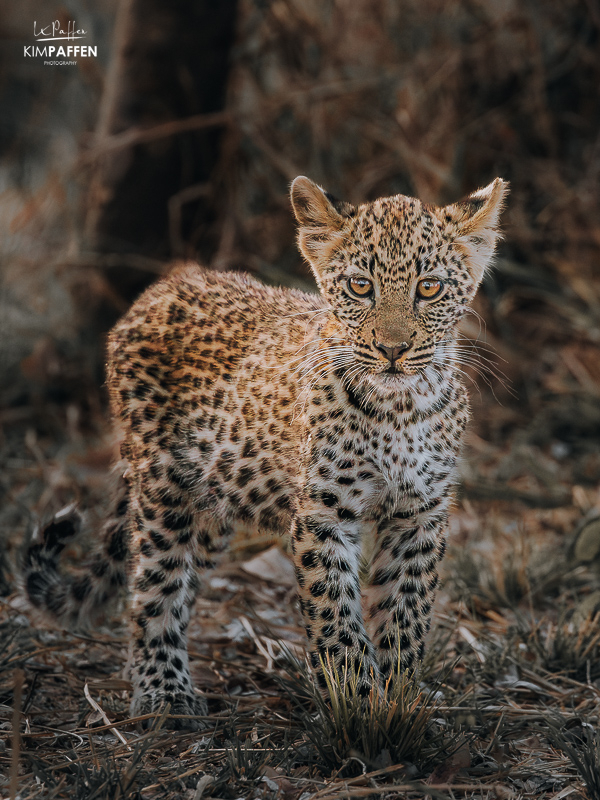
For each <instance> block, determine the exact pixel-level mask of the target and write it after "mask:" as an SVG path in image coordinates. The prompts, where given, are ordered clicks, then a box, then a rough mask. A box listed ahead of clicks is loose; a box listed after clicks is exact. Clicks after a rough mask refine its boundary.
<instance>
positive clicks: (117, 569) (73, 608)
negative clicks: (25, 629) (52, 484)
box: [21, 492, 129, 630]
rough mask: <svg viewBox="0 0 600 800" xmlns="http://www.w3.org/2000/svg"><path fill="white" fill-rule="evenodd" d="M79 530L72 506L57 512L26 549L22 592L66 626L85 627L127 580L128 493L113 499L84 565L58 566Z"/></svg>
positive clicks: (78, 521) (74, 628)
mask: <svg viewBox="0 0 600 800" xmlns="http://www.w3.org/2000/svg"><path fill="white" fill-rule="evenodd" d="M80 532H81V516H80V514H79V513H78V512H77V510H76V509H75V507H74V506H68V507H67V508H65V509H63V510H62V511H60V512H59V513H58V514H56V515H55V517H54V519H53V520H52V522H51V523H50V524H49V525H47V526H46V527H45V528H44V529H43V531H42V533H41V536H39V537H37V540H36V541H35V542H33V543H32V544H30V545H29V547H28V548H27V550H26V552H25V555H24V558H23V564H22V569H21V579H22V588H23V592H24V594H25V595H26V597H27V599H28V600H29V602H30V603H31V605H33V606H35V607H36V608H37V609H39V610H40V611H42V612H43V613H45V614H47V615H49V616H50V617H52V618H53V619H54V620H55V621H56V622H58V623H59V624H60V625H62V626H64V627H65V628H70V629H72V630H77V629H79V630H82V629H83V630H85V629H88V628H90V626H91V625H92V624H93V623H94V622H97V621H98V619H99V618H100V617H102V616H103V615H104V614H105V613H106V611H107V609H108V607H109V606H110V605H112V603H113V602H114V601H116V600H117V599H118V597H119V596H120V595H121V593H122V590H123V588H124V587H125V586H126V584H127V573H126V563H127V557H128V555H129V547H128V544H129V542H128V532H127V496H126V494H125V492H123V493H121V497H120V498H118V499H117V502H115V505H114V507H113V509H112V513H111V514H110V515H109V517H108V519H107V521H106V522H105V523H104V526H103V528H102V532H101V534H102V535H101V537H100V542H99V546H98V547H96V549H95V551H94V552H93V554H92V555H91V557H90V559H89V560H88V561H87V562H86V564H85V565H84V568H83V569H80V570H78V571H77V572H73V573H66V572H63V571H61V569H60V561H61V553H62V551H63V550H64V549H65V547H66V546H67V545H68V544H69V543H70V542H72V541H73V540H74V539H76V538H77V537H78V536H79V535H80Z"/></svg>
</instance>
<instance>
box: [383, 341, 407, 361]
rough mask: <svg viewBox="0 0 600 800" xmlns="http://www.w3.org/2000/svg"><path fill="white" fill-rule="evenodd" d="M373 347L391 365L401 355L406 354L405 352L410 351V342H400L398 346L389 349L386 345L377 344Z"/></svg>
mask: <svg viewBox="0 0 600 800" xmlns="http://www.w3.org/2000/svg"><path fill="white" fill-rule="evenodd" d="M375 347H376V348H377V349H378V350H379V352H380V353H383V355H384V356H385V357H386V358H387V359H388V361H389V362H390V363H392V364H393V363H394V361H396V360H397V359H398V358H399V357H400V356H401V355H402V353H406V351H407V350H410V347H411V345H410V342H400V344H397V345H394V346H393V347H390V346H389V345H387V344H382V343H381V342H378V343H377V344H376V345H375Z"/></svg>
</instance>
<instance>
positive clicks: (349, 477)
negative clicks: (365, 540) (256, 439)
mask: <svg viewBox="0 0 600 800" xmlns="http://www.w3.org/2000/svg"><path fill="white" fill-rule="evenodd" d="M344 464H345V462H342V468H341V469H339V467H338V469H335V468H334V467H333V465H331V464H327V463H326V461H325V460H323V461H321V460H320V459H315V460H314V461H313V463H312V464H311V465H310V466H309V468H308V470H307V478H306V479H305V481H304V485H303V487H302V489H301V490H300V492H299V494H298V496H297V511H296V516H295V518H294V521H293V523H292V537H291V542H292V553H293V558H294V563H295V567H296V576H297V580H298V591H299V595H300V607H301V609H302V614H303V617H304V623H305V626H306V632H307V636H308V640H309V647H310V651H311V661H312V664H313V667H314V668H315V669H316V671H317V677H318V680H319V682H320V684H321V686H324V685H325V678H324V676H323V674H322V671H321V660H323V662H324V663H325V664H328V663H329V664H330V665H331V666H332V668H333V669H335V670H336V671H337V673H338V674H339V675H342V674H343V673H344V671H345V669H346V668H348V669H349V670H350V672H351V673H354V674H355V675H356V678H357V692H358V693H359V694H361V695H367V694H368V693H369V692H370V691H371V687H372V686H373V684H374V682H375V683H377V682H378V680H379V670H378V666H377V661H376V657H375V649H374V647H373V645H372V643H371V642H370V641H369V637H368V635H367V632H366V630H365V625H364V621H363V615H362V607H361V590H360V578H359V569H360V560H361V552H362V540H361V532H362V531H361V528H362V527H363V521H362V520H361V507H360V501H359V498H358V497H357V494H356V492H354V493H353V491H352V485H353V484H354V483H355V481H356V475H355V474H354V473H355V472H356V470H355V468H354V466H353V465H351V464H350V463H348V464H347V465H346V466H344Z"/></svg>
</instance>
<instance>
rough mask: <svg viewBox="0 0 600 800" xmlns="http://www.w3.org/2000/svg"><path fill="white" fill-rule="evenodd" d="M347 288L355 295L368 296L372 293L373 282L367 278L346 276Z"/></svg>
mask: <svg viewBox="0 0 600 800" xmlns="http://www.w3.org/2000/svg"><path fill="white" fill-rule="evenodd" d="M348 289H349V290H350V293H351V294H353V295H354V296H355V297H369V296H370V295H372V294H373V284H372V283H371V281H370V280H369V279H368V278H348Z"/></svg>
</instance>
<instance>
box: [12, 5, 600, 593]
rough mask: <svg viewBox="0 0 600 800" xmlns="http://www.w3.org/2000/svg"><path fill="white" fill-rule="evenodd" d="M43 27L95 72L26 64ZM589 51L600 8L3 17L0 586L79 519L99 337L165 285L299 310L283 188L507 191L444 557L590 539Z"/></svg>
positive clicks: (593, 217)
mask: <svg viewBox="0 0 600 800" xmlns="http://www.w3.org/2000/svg"><path fill="white" fill-rule="evenodd" d="M53 20H59V21H60V22H61V24H62V25H67V24H68V22H69V21H70V20H73V21H75V22H76V23H77V26H78V27H83V28H84V29H85V31H86V32H87V34H86V36H87V38H86V40H85V44H88V45H94V46H97V57H95V58H94V57H88V58H78V59H77V64H76V65H75V66H47V65H44V64H43V60H44V59H43V58H35V57H26V56H24V54H23V53H24V47H25V46H28V45H31V44H34V43H35V41H34V38H33V25H34V22H37V26H38V30H39V27H40V26H42V25H44V24H46V23H49V22H51V21H53ZM599 34H600V5H599V4H598V2H597V0H543V1H542V0H518V1H517V0H494V2H483V0H220V2H219V3H212V2H208V0H177V2H172V1H171V2H167V0H146V2H144V3H142V2H140V0H121V2H119V3H117V2H116V0H95V1H94V3H93V4H92V3H89V2H88V0H72V2H69V3H66V4H64V5H56V6H54V5H53V4H49V3H47V2H42V0H27V1H26V2H22V3H19V4H16V3H13V4H12V5H11V4H4V6H3V10H2V16H1V18H0V35H1V37H2V39H3V47H2V50H1V54H0V59H1V68H0V104H1V109H0V208H1V213H0V230H1V236H0V337H1V338H0V348H1V350H0V423H1V433H0V457H1V459H2V465H3V466H2V472H1V476H0V496H1V499H0V509H1V510H0V552H2V553H3V554H4V557H5V566H6V564H7V563H8V562H11V561H12V559H13V556H14V552H15V548H16V544H15V542H16V541H17V539H18V536H17V534H20V533H22V532H23V530H25V529H26V528H28V527H31V526H33V525H34V524H35V523H36V522H37V521H38V520H40V519H44V518H47V517H48V515H50V514H51V513H52V512H53V511H55V510H56V509H57V508H60V507H61V506H62V505H63V504H64V503H66V502H69V501H71V500H73V499H75V500H77V501H78V502H80V503H82V504H83V505H84V506H87V507H89V508H91V509H92V511H91V512H90V513H94V511H93V509H95V508H97V509H98V510H97V513H98V515H100V513H101V507H102V504H103V502H104V500H103V497H104V494H103V487H104V476H105V473H106V470H107V468H108V464H109V462H110V459H111V456H112V441H111V438H110V434H109V427H108V424H107V412H106V395H105V391H104V388H103V381H104V371H103V370H104V342H105V336H106V333H107V331H108V330H109V328H110V327H111V325H113V324H114V322H115V321H116V320H117V318H118V317H119V316H120V315H121V314H122V313H123V312H124V311H125V310H126V309H127V308H128V306H129V304H130V303H131V302H132V300H133V299H134V298H135V297H136V296H137V295H138V294H139V293H140V291H141V290H143V289H144V287H146V286H147V285H148V284H149V283H150V282H151V281H153V280H155V279H156V278H157V276H158V275H160V274H162V273H164V272H165V271H166V270H168V269H169V265H170V264H171V263H172V261H173V260H174V259H181V258H193V259H198V260H200V261H202V262H203V263H205V264H207V265H209V266H210V267H212V268H213V269H218V270H222V269H244V270H248V271H249V272H251V273H253V274H255V275H257V276H259V277H260V278H262V279H263V280H265V281H267V282H269V283H276V284H284V285H287V286H296V287H301V288H305V289H307V290H313V289H314V288H315V287H314V284H313V282H312V279H311V276H310V274H309V271H308V270H307V268H306V266H305V265H304V264H303V263H302V260H301V258H300V256H299V254H298V252H297V249H296V246H295V242H294V224H293V220H292V214H291V210H290V206H289V201H288V186H289V183H290V181H291V180H292V179H293V178H294V177H295V176H296V175H298V174H306V175H308V176H310V177H311V178H312V179H314V180H316V181H317V182H319V183H321V184H322V185H323V186H325V187H326V188H327V189H328V190H329V191H330V192H332V193H333V194H335V195H337V196H339V197H340V198H343V199H346V200H349V201H351V202H355V203H356V202H360V201H364V200H370V199H373V198H376V197H378V196H381V195H389V194H395V193H399V192H400V193H404V194H409V195H415V196H417V197H419V198H421V199H423V200H426V201H431V202H435V203H446V202H449V201H453V200H456V199H458V198H459V197H461V196H463V195H465V194H467V193H468V192H470V191H472V190H474V189H476V188H478V187H480V186H482V185H485V184H487V183H489V182H490V181H491V180H492V179H493V178H495V177H496V176H501V177H503V178H505V179H507V180H509V181H510V182H511V186H512V192H511V195H510V198H509V203H508V207H507V211H506V214H505V217H504V230H505V241H504V242H503V243H502V245H501V247H500V251H499V257H498V259H497V261H496V266H495V268H494V270H493V271H492V272H491V273H490V275H489V276H488V278H487V279H486V281H485V283H484V285H483V287H482V289H481V291H480V293H479V297H478V299H477V303H476V310H477V311H478V313H479V314H480V315H481V318H482V319H483V320H484V322H482V323H481V324H480V323H478V322H477V321H476V320H475V319H474V318H469V320H468V321H467V322H466V323H465V326H464V330H463V333H464V335H465V336H467V337H469V339H470V340H471V341H472V346H473V354H474V355H473V358H474V359H475V360H477V362H478V366H477V367H476V369H474V370H472V371H471V372H470V375H471V395H472V398H473V405H474V422H473V425H472V428H471V433H470V438H469V444H468V448H467V452H466V459H465V463H464V465H463V474H462V484H461V495H460V498H461V499H460V503H459V507H458V509H457V513H456V515H455V521H454V523H453V524H454V529H453V535H454V537H455V539H456V541H457V542H458V543H459V544H460V543H465V542H466V541H471V540H473V541H474V542H475V545H474V546H476V547H481V548H484V544H483V542H484V540H485V536H489V537H490V542H491V544H490V545H489V546H490V547H493V548H496V547H499V542H505V543H506V542H508V544H507V545H506V546H507V547H508V549H509V550H511V549H512V550H513V551H516V550H517V549H518V547H517V544H516V543H515V542H516V539H518V540H519V541H521V540H526V541H527V542H528V543H529V544H528V547H530V548H531V547H533V549H535V546H534V545H531V543H532V542H535V541H536V536H540V537H543V541H544V542H550V544H551V546H552V547H553V548H554V549H555V550H556V548H557V547H559V545H558V544H557V543H558V542H559V541H561V540H562V538H564V536H565V535H568V536H571V535H573V533H574V532H575V531H576V530H578V526H579V527H580V526H581V524H582V523H583V522H585V520H587V519H589V518H590V516H594V514H597V513H598V511H600V491H599V483H600V450H599V448H598V444H599V439H600V358H599V356H598V343H599V339H600V269H599V266H598V258H599V254H600V214H599V212H600V180H599V178H600V127H599V122H600V102H599V101H600V61H599V58H598V53H599ZM515 537H516V538H515ZM519 537H520V538H519ZM561 537H562V538H561ZM519 546H520V545H519ZM599 548H600V545H599ZM484 549H485V548H484ZM5 575H6V577H5V583H4V584H3V590H4V591H5V592H6V591H8V590H9V588H10V587H11V585H12V579H11V577H10V570H5Z"/></svg>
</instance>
